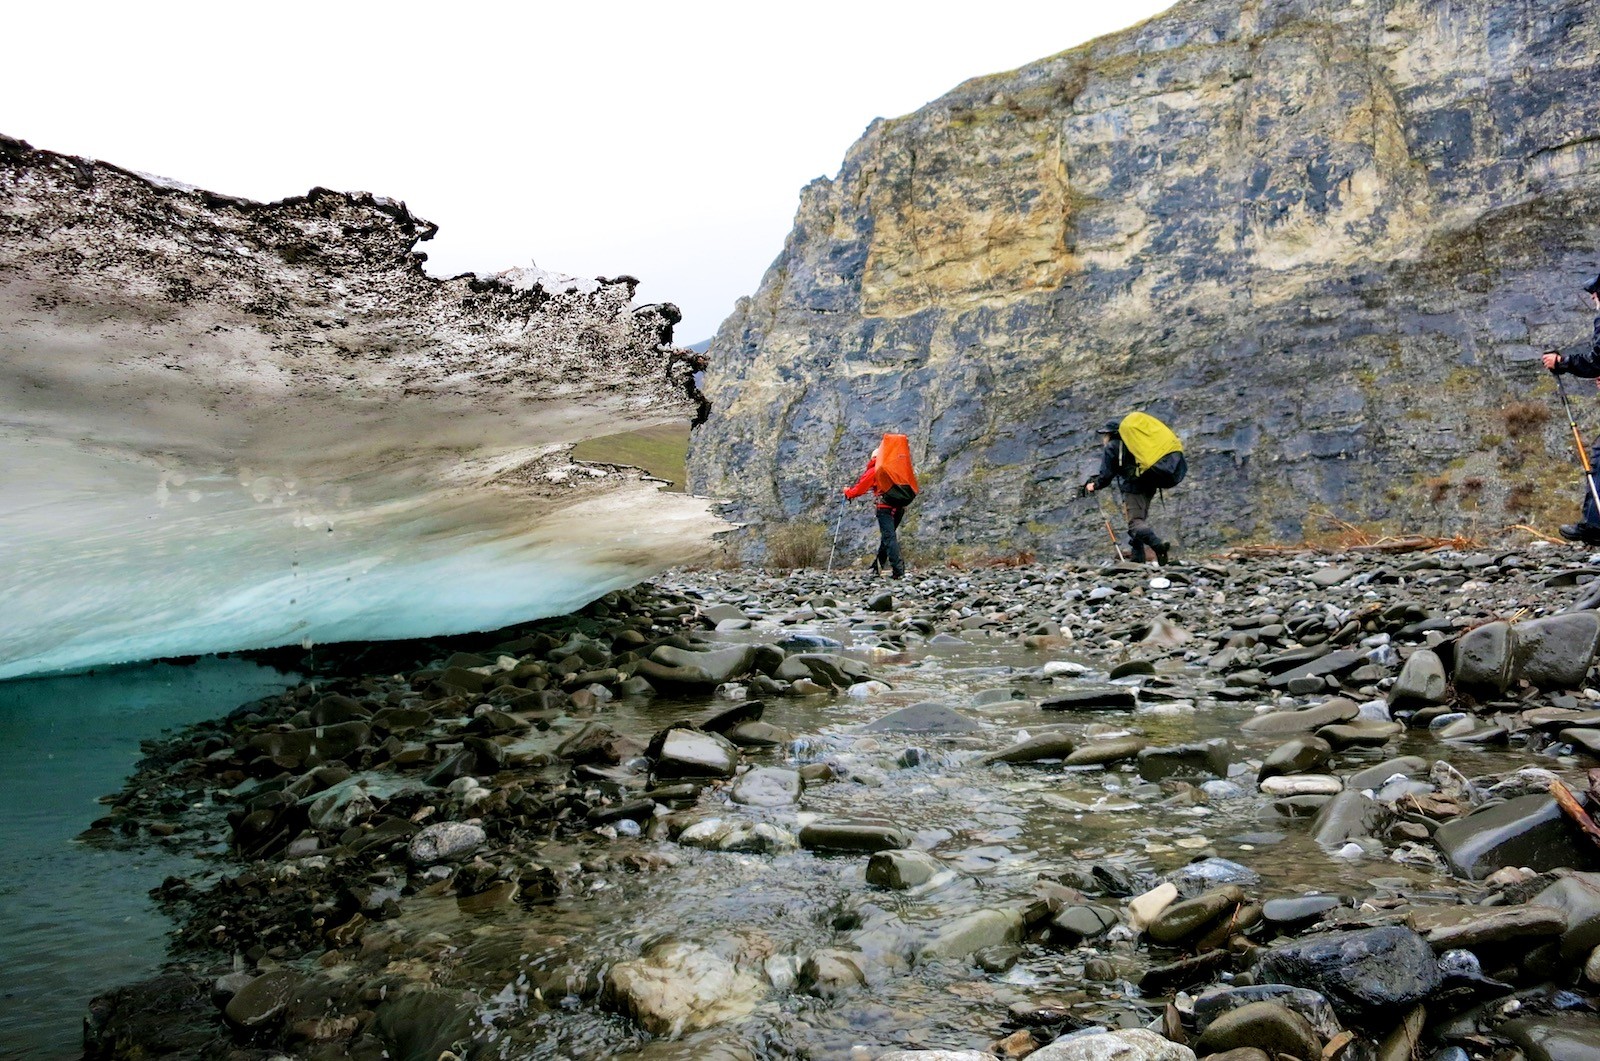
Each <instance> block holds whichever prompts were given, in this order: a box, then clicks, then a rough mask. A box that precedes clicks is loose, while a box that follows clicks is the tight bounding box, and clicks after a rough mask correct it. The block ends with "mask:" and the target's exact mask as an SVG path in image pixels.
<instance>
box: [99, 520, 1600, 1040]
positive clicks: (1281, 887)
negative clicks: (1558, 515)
mask: <svg viewBox="0 0 1600 1061" xmlns="http://www.w3.org/2000/svg"><path fill="white" fill-rule="evenodd" d="M1596 576H1600V567H1592V566H1589V564H1588V560H1587V559H1586V558H1585V557H1584V556H1582V555H1581V554H1576V553H1573V552H1571V551H1570V550H1566V549H1562V548H1560V547H1552V546H1549V545H1547V544H1544V543H1538V542H1535V543H1525V544H1519V545H1517V546H1516V547H1515V548H1510V547H1507V548H1502V549H1499V550H1485V551H1483V552H1475V553H1465V552H1457V551H1449V550H1434V551H1416V552H1405V553H1395V554H1388V553H1384V552H1382V551H1366V552H1347V553H1343V554H1337V555H1326V554H1318V553H1313V552H1309V551H1306V552H1287V551H1278V552H1258V553H1246V552H1238V553H1231V554H1224V555H1221V556H1217V557H1213V558H1209V559H1207V560H1205V561H1203V562H1195V563H1187V564H1175V565H1173V566H1171V567H1167V568H1162V569H1154V568H1149V567H1143V566H1138V565H1107V566H1101V565H1094V564H1084V563H1077V564H1070V563H1069V564H1052V565H1037V566H1028V567H986V568H975V569H970V570H954V569H938V570H932V571H925V572H913V573H912V575H911V576H910V577H909V578H907V579H905V580H903V581H892V580H873V579H870V578H868V577H867V576H866V575H865V574H864V573H863V572H861V571H859V570H851V571H846V572H833V573H825V572H820V571H807V570H801V571H795V572H787V573H769V572H761V571H755V570H740V571H722V570H708V571H694V572H679V573H675V574H673V575H671V576H669V577H664V578H661V579H658V580H656V581H655V582H654V583H650V584H646V585H643V586H639V587H636V588H634V589H633V590H629V591H625V592H619V593H613V594H609V595H607V596H606V597H605V598H602V600H600V601H598V602H595V603H594V604H592V605H590V606H589V607H587V608H585V609H584V610H583V611H582V612H580V613H578V614H577V615H574V616H568V617H565V618H562V619H558V620H544V621H541V622H539V623H534V624H530V625H528V626H526V627H518V628H515V629H511V630H505V631H499V632H497V633H495V634H492V635H481V636H477V637H467V638H453V639H449V640H448V641H437V642H432V643H406V644H397V645H390V646H372V647H368V648H365V649H363V648H360V647H359V646H345V647H336V648H334V649H332V650H326V651H322V652H320V653H319V659H318V662H316V663H315V664H314V665H313V666H312V667H311V669H310V671H309V672H308V673H309V674H310V675H311V677H309V678H308V679H307V680H306V681H305V682H303V683H302V684H300V685H299V686H297V687H294V688H292V689H289V690H287V691H286V692H284V693H282V694H279V695H271V696H267V697H265V698H264V699H261V700H257V701H254V702H252V703H249V704H246V705H243V706H241V707H240V708H238V709H237V710H235V711H233V712H232V713H231V714H228V715H227V716H225V717H223V718H219V719H214V720H212V721H208V722H202V723H199V724H197V725H195V726H192V727H190V728H189V729H187V730H184V731H183V732H181V733H179V734H176V735H174V736H172V737H171V738H169V739H163V740H160V741H154V742H150V743H149V744H148V745H147V748H146V750H147V752H148V753H149V757H148V758H147V759H146V760H145V761H144V762H143V763H142V764H141V766H140V768H139V770H138V772H136V773H135V774H134V775H133V776H132V777H131V778H130V779H129V781H128V783H127V785H126V787H125V788H124V789H123V790H122V792H121V793H119V794H117V795H115V796H114V797H110V798H109V799H108V803H109V805H108V806H107V807H106V808H105V815H104V817H102V818H101V819H99V820H98V821H95V822H94V823H93V824H92V825H90V827H89V829H88V830H87V831H86V832H85V834H84V836H83V838H82V839H83V841H84V842H85V843H86V844H87V845H89V846H90V847H91V848H100V849H105V850H113V851H114V850H137V849H140V848H148V847H154V848H157V849H166V850H172V851H181V852H184V853H186V854H188V855H192V856H197V857H198V858H199V861H198V862H197V863H195V864H194V866H195V868H194V869H193V870H192V871H188V872H183V873H175V874H174V875H172V876H170V877H169V878H168V879H167V880H166V881H165V882H164V883H162V884H161V886H160V887H159V888H157V889H156V890H155V892H154V894H155V896H156V899H157V901H158V903H159V904H160V905H161V906H162V907H163V908H164V909H165V910H166V911H167V913H168V914H169V915H170V916H171V917H172V919H173V924H174V925H175V931H174V934H173V938H172V951H171V955H170V957H171V961H170V962H169V964H168V965H167V966H166V967H165V968H164V969H163V971H162V972H161V973H160V974H159V975H157V976H155V977H153V978H150V979H146V980H143V981H141V982H139V983H134V984H128V985H126V986H124V987H121V988H118V989H115V990H112V991H109V992H107V993H105V994H103V995H101V996H100V997H99V998H97V999H96V1000H95V1001H94V1003H93V1004H92V1005H91V1007H90V1012H89V1015H88V1017H87V1019H86V1022H85V1028H86V1030H85V1055H86V1056H88V1057H92V1058H133V1057H140V1058H155V1057H207V1058H210V1057H216V1058H230V1059H241V1061H242V1059H250V1058H259V1059H267V1058H280V1057H293V1058H308V1059H309V1058H316V1059H333V1058H347V1057H348V1058H363V1059H365V1058H371V1059H377V1058H397V1059H399V1058H404V1059H416V1061H421V1059H426V1061H437V1059H439V1058H442V1057H445V1056H454V1057H457V1058H525V1057H526V1058H535V1057H537V1058H574V1059H577V1058H600V1057H638V1058H655V1059H668V1058H673V1059H676V1058H684V1059H687V1058H725V1059H729V1061H733V1059H740V1058H791V1057H793V1058H835V1057H837V1058H860V1059H872V1058H880V1057H881V1058H904V1057H909V1056H921V1057H924V1058H926V1059H927V1061H937V1059H939V1058H945V1059H956V1058H978V1057H993V1056H997V1055H998V1056H1004V1057H1020V1056H1029V1055H1031V1056H1034V1057H1036V1058H1039V1059H1041V1061H1060V1059H1063V1058H1080V1059H1088V1058H1101V1057H1106V1058H1109V1057H1116V1058H1119V1059H1123V1061H1136V1059H1139V1058H1152V1059H1155V1058H1175V1059H1181V1058H1188V1057H1207V1056H1217V1055H1224V1054H1226V1055H1227V1056H1228V1057H1229V1059H1230V1061H1252V1059H1254V1061H1262V1059H1268V1058H1271V1057H1272V1056H1273V1055H1281V1056H1288V1057H1297V1058H1300V1059H1302V1061H1315V1059H1317V1058H1324V1057H1326V1058H1330V1059H1331V1058H1335V1057H1343V1058H1368V1057H1371V1058H1384V1059H1389V1058H1394V1059H1396V1061H1398V1059H1399V1058H1402V1057H1409V1056H1416V1057H1428V1058H1436V1059H1438V1061H1461V1059H1464V1058H1469V1057H1470V1058H1511V1057H1515V1056H1518V1055H1519V1054H1520V1055H1522V1056H1526V1057H1529V1058H1534V1059H1539V1058H1552V1059H1554V1058H1567V1057H1600V1021H1596V1019H1595V1017H1594V1016H1593V1013H1594V1009H1595V1002H1596V988H1595V981H1596V979H1600V952H1596V950H1595V948H1596V945H1597V944H1600V872H1596V871H1600V845H1597V844H1596V843H1595V842H1594V841H1592V840H1590V839H1589V838H1588V837H1587V836H1585V835H1584V833H1583V832H1582V830H1581V829H1580V827H1579V825H1578V824H1577V823H1576V820H1575V817H1577V816H1581V815H1582V813H1583V812H1582V811H1581V810H1578V811H1577V812H1576V815H1574V813H1573V812H1572V811H1563V810H1562V809H1561V807H1560V805H1559V803H1558V801H1557V798H1556V795H1553V793H1558V794H1560V795H1561V796H1562V797H1563V799H1565V800H1566V802H1568V803H1569V805H1570V806H1571V807H1573V808H1581V807H1584V806H1589V805H1592V804H1591V797H1590V795H1589V779H1588V777H1587V776H1586V771H1587V770H1588V769H1589V768H1590V767H1594V766H1596V765H1600V764H1597V762H1596V753H1597V751H1600V694H1597V693H1596V692H1595V690H1594V689H1593V688H1592V687H1591V686H1590V683H1589V671H1590V668H1591V666H1592V664H1593V662H1594V657H1595V653H1596V649H1597V647H1600V615H1597V613H1596V612H1594V611H1592V610H1588V609H1587V608H1584V607H1577V608H1574V605H1583V604H1586V603H1587V602H1588V593H1589V590H1590V588H1591V583H1592V582H1593V581H1594V579H1595V578H1596ZM1569 609H1571V610H1569ZM85 824H86V825H89V823H87V822H85Z"/></svg>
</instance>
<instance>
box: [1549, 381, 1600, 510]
mask: <svg viewBox="0 0 1600 1061" xmlns="http://www.w3.org/2000/svg"><path fill="white" fill-rule="evenodd" d="M1550 374H1551V375H1552V376H1554V377H1555V378H1556V393H1557V394H1559V395H1561V408H1563V409H1565V410H1566V413H1567V426H1568V427H1570V428H1572V441H1573V442H1574V443H1575V444H1576V445H1577V447H1578V462H1579V463H1580V464H1582V465H1583V481H1584V483H1585V484H1587V485H1588V487H1589V499H1590V500H1591V501H1593V502H1594V507H1595V511H1596V512H1597V513H1600V491H1597V490H1596V489H1595V485H1594V467H1593V466H1592V465H1591V464H1590V463H1589V450H1588V449H1587V448H1586V447H1585V446H1584V444H1583V436H1582V435H1580V434H1578V421H1577V419H1576V418H1575V417H1574V416H1573V415H1572V403H1571V402H1570V401H1568V400H1567V385H1566V384H1565V383H1562V382H1561V374H1560V373H1559V372H1555V371H1552V372H1551V373H1550Z"/></svg>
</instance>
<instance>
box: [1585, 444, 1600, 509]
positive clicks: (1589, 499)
mask: <svg viewBox="0 0 1600 1061" xmlns="http://www.w3.org/2000/svg"><path fill="white" fill-rule="evenodd" d="M1589 467H1591V468H1593V469H1595V470H1594V471H1592V472H1590V473H1589V482H1592V483H1594V485H1595V490H1600V442H1596V443H1594V444H1593V445H1591V446H1590V447H1589ZM1595 490H1590V489H1589V483H1584V484H1583V522H1584V523H1585V524H1587V525H1588V526H1590V527H1592V528H1594V529H1595V530H1597V531H1600V511H1596V509H1595V507H1594V495H1595Z"/></svg>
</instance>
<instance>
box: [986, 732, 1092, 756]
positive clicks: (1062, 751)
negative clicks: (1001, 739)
mask: <svg viewBox="0 0 1600 1061" xmlns="http://www.w3.org/2000/svg"><path fill="white" fill-rule="evenodd" d="M1077 746H1078V740H1077V738H1076V737H1074V736H1073V735H1072V734H1070V733H1040V734H1037V735H1035V736H1032V737H1029V738H1028V739H1027V740H1025V741H1019V742H1018V743H1016V744H1013V745H1011V746H1010V747H1008V748H1001V749H1000V750H999V751H994V752H990V753H989V754H987V755H985V756H984V757H983V761H984V762H986V763H1036V762H1039V761H1040V760H1042V759H1065V758H1066V757H1067V756H1069V755H1071V754H1072V751H1073V749H1074V748H1076V747H1077Z"/></svg>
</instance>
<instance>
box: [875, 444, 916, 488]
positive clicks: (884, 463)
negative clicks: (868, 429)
mask: <svg viewBox="0 0 1600 1061" xmlns="http://www.w3.org/2000/svg"><path fill="white" fill-rule="evenodd" d="M891 486H909V487H911V489H912V490H913V491H914V492H915V491H920V490H921V487H919V486H917V473H916V472H914V471H912V470H911V443H910V442H909V441H907V440H906V436H904V435H884V436H883V446H882V448H881V449H879V450H878V492H879V493H880V494H881V493H883V492H884V491H885V490H888V489H889V488H890V487H891Z"/></svg>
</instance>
